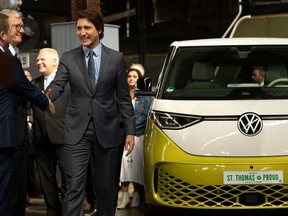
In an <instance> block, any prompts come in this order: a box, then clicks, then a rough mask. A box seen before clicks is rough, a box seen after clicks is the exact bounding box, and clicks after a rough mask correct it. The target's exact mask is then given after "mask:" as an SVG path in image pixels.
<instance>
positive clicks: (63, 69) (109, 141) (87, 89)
mask: <svg viewBox="0 0 288 216" xmlns="http://www.w3.org/2000/svg"><path fill="white" fill-rule="evenodd" d="M68 81H69V84H70V88H71V98H70V102H69V105H68V107H67V112H66V121H65V139H66V143H67V144H76V143H78V142H79V141H80V140H81V138H82V137H83V135H84V133H85V131H86V129H87V126H88V124H89V121H90V120H91V118H93V121H94V125H95V133H96V136H97V138H98V140H99V143H100V145H101V146H102V147H104V148H110V147H116V146H119V145H120V138H121V136H120V124H119V122H120V121H119V113H120V115H121V118H122V121H123V125H124V129H125V132H126V134H135V130H136V129H135V128H136V127H135V113H134V109H133V106H132V104H131V97H130V94H129V89H128V85H127V76H126V63H125V61H124V56H123V54H121V53H119V52H117V51H115V50H112V49H110V48H108V47H105V46H104V45H103V47H102V53H101V63H100V71H99V77H98V81H97V84H96V86H95V88H94V89H92V88H91V85H90V81H89V77H88V73H87V69H86V62H85V54H84V51H83V47H82V46H79V47H78V48H75V49H74V50H71V51H68V52H66V53H64V54H63V55H62V57H61V60H60V64H59V67H58V70H57V74H56V77H55V78H54V80H53V81H52V82H51V84H50V85H49V86H48V88H51V89H52V94H53V99H56V98H58V97H59V95H60V94H61V92H62V91H63V88H64V86H65V84H66V83H67V82H68ZM116 94H117V95H116ZM116 97H117V99H118V100H117V102H116Z"/></svg>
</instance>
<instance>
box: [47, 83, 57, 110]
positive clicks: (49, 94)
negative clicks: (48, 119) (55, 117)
mask: <svg viewBox="0 0 288 216" xmlns="http://www.w3.org/2000/svg"><path fill="white" fill-rule="evenodd" d="M46 96H47V98H48V100H49V106H48V107H47V109H46V112H47V113H48V114H55V107H54V104H53V103H52V101H51V100H52V90H51V89H50V88H49V89H48V91H47V93H46Z"/></svg>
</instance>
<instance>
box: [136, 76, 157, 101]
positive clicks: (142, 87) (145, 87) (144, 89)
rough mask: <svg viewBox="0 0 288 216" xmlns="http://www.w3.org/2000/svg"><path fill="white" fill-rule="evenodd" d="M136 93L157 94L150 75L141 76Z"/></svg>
mask: <svg viewBox="0 0 288 216" xmlns="http://www.w3.org/2000/svg"><path fill="white" fill-rule="evenodd" d="M136 95H146V96H155V95H156V90H155V88H153V82H152V79H151V78H150V77H141V78H139V79H138V80H137V88H136Z"/></svg>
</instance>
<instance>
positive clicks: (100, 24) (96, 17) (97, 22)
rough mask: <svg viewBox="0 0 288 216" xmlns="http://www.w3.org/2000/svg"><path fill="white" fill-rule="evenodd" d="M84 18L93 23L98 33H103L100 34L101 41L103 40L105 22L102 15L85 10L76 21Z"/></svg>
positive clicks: (78, 14) (78, 15) (79, 13)
mask: <svg viewBox="0 0 288 216" xmlns="http://www.w3.org/2000/svg"><path fill="white" fill-rule="evenodd" d="M82 18H86V19H87V20H89V21H90V22H92V23H93V25H94V26H95V28H96V29H97V31H101V33H100V34H99V39H100V40H101V39H102V38H103V37H104V20H103V17H102V14H101V13H100V12H98V11H94V10H89V9H85V10H81V11H79V12H78V13H77V16H76V21H78V19H82Z"/></svg>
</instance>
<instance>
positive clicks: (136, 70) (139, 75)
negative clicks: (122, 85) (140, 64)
mask: <svg viewBox="0 0 288 216" xmlns="http://www.w3.org/2000/svg"><path fill="white" fill-rule="evenodd" d="M131 71H135V72H136V73H137V74H138V78H141V77H143V76H142V74H141V72H140V70H138V69H137V68H130V69H129V70H128V71H127V75H128V74H129V73H130V72H131Z"/></svg>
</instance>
